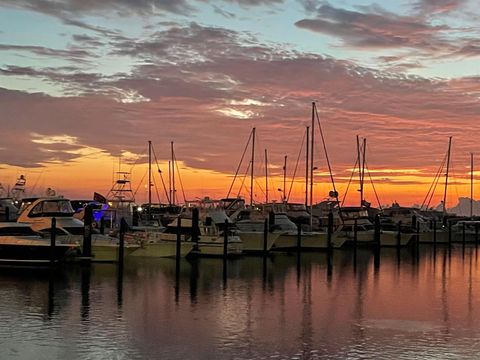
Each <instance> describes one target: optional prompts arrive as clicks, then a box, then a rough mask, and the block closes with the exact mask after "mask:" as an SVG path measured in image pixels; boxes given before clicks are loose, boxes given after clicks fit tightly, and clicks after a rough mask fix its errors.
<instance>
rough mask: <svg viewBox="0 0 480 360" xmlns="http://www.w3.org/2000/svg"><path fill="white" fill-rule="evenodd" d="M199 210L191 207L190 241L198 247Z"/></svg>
mask: <svg viewBox="0 0 480 360" xmlns="http://www.w3.org/2000/svg"><path fill="white" fill-rule="evenodd" d="M199 216H200V215H199V212H198V209H197V208H193V210H192V241H193V242H195V243H196V244H197V247H198V241H199V236H200V228H199V225H198V223H199V221H200V218H199Z"/></svg>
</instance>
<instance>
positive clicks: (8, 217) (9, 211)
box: [0, 198, 19, 222]
mask: <svg viewBox="0 0 480 360" xmlns="http://www.w3.org/2000/svg"><path fill="white" fill-rule="evenodd" d="M18 204H19V201H18V200H14V199H13V198H1V199H0V221H7V222H8V221H16V220H17V218H18V207H17V206H18Z"/></svg>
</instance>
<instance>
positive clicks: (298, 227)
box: [297, 224, 302, 253]
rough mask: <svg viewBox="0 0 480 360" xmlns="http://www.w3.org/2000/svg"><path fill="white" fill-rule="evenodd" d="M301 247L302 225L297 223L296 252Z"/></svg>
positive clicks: (298, 251)
mask: <svg viewBox="0 0 480 360" xmlns="http://www.w3.org/2000/svg"><path fill="white" fill-rule="evenodd" d="M301 249H302V225H301V224H297V253H300V250H301Z"/></svg>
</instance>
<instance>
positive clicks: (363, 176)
mask: <svg viewBox="0 0 480 360" xmlns="http://www.w3.org/2000/svg"><path fill="white" fill-rule="evenodd" d="M366 149H367V138H363V159H362V199H361V200H362V202H361V203H360V206H363V200H365V199H364V190H365V189H364V187H365V153H366Z"/></svg>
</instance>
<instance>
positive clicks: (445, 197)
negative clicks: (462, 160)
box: [443, 136, 452, 216]
mask: <svg viewBox="0 0 480 360" xmlns="http://www.w3.org/2000/svg"><path fill="white" fill-rule="evenodd" d="M451 150H452V137H451V136H450V137H449V138H448V152H447V172H446V173H445V191H444V193H443V215H444V216H445V215H446V214H447V204H446V202H447V189H448V172H449V170H450V151H451Z"/></svg>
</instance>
